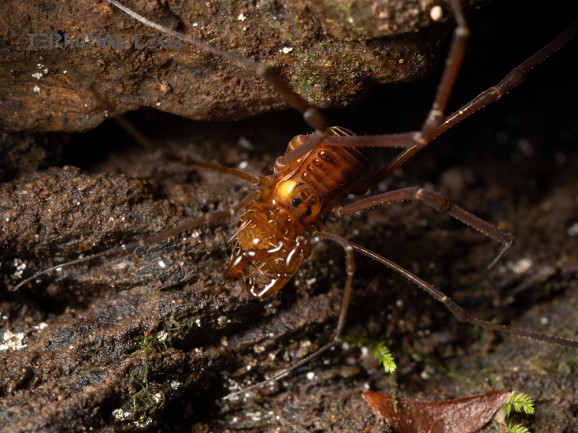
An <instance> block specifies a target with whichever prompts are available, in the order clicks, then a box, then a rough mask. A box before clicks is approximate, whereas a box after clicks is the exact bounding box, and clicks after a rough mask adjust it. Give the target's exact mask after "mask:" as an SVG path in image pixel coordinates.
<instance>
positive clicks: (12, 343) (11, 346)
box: [0, 330, 26, 351]
mask: <svg viewBox="0 0 578 433" xmlns="http://www.w3.org/2000/svg"><path fill="white" fill-rule="evenodd" d="M3 337H4V343H2V344H0V351H2V350H20V349H24V348H25V347H26V344H24V332H17V333H13V332H12V331H10V330H8V331H5V332H4V336H3Z"/></svg>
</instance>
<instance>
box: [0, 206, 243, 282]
mask: <svg viewBox="0 0 578 433" xmlns="http://www.w3.org/2000/svg"><path fill="white" fill-rule="evenodd" d="M231 215H232V213H231V212H230V211H218V212H213V213H210V214H208V215H204V216H201V217H198V218H194V219H192V220H189V221H187V222H185V223H183V224H179V225H178V226H176V227H173V228H170V229H168V230H164V231H162V232H159V233H156V234H154V235H152V236H150V237H148V238H146V239H139V240H138V241H134V242H130V243H128V244H124V245H121V246H120V247H116V248H111V249H108V250H105V251H101V252H99V253H95V254H90V255H88V256H85V257H80V258H78V259H76V260H71V261H69V262H66V263H61V264H60V265H56V266H52V267H51V268H48V269H45V270H43V271H41V272H37V273H36V274H34V275H32V276H31V277H28V278H26V279H24V280H22V281H21V282H20V283H18V284H17V285H16V286H14V288H12V289H10V290H11V291H16V290H18V289H20V288H21V287H22V286H24V285H26V284H28V283H29V282H30V281H32V280H35V279H36V278H38V277H41V276H43V275H48V274H50V273H51V272H53V271H55V270H57V269H61V268H64V267H69V266H72V265H77V264H79V263H85V262H88V261H91V260H95V259H97V258H100V257H105V256H111V255H114V254H121V253H127V252H129V251H132V250H134V249H136V248H138V247H143V246H145V245H150V244H154V243H156V242H160V241H162V240H164V239H167V238H170V237H171V236H174V235H178V234H179V233H182V232H185V231H187V230H192V229H194V228H196V227H198V226H200V225H203V224H214V223H218V222H220V221H223V220H225V219H227V218H230V217H231Z"/></svg>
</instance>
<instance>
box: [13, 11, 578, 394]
mask: <svg viewBox="0 0 578 433" xmlns="http://www.w3.org/2000/svg"><path fill="white" fill-rule="evenodd" d="M107 1H108V2H109V3H111V4H113V5H114V6H116V7H118V8H120V9H122V10H123V11H125V12H126V13H127V14H129V15H131V16H132V17H133V18H135V19H137V20H138V21H140V22H142V23H144V24H145V25H147V26H150V27H153V28H155V29H157V30H159V31H161V32H164V33H167V34H170V35H172V36H174V37H177V38H181V39H183V40H185V41H186V42H188V43H190V44H193V45H195V46H197V47H200V48H202V49H204V50H207V51H210V52H212V53H214V54H216V55H219V56H222V57H224V58H226V59H228V60H230V61H232V62H236V63H238V64H240V65H242V66H244V67H247V68H250V69H253V70H255V71H256V72H257V73H258V74H259V75H260V76H261V77H262V78H263V79H264V80H266V81H267V82H268V83H269V84H271V85H272V86H273V87H274V88H275V89H276V90H277V92H278V93H279V94H280V95H282V96H283V97H284V98H285V100H286V101H287V102H288V103H289V104H291V105H292V106H293V107H294V108H296V109H297V110H298V111H299V112H300V113H301V114H302V115H303V118H304V119H305V121H306V122H307V123H308V124H309V125H310V126H311V127H312V128H313V129H314V131H315V132H314V133H313V134H311V135H307V136H305V135H300V136H297V137H295V138H293V140H291V142H290V144H289V147H288V149H287V152H286V153H285V155H283V156H281V157H279V158H278V159H277V160H276V162H275V172H274V174H273V175H271V176H264V177H260V178H255V177H253V176H250V175H248V174H246V173H243V172H240V171H237V170H235V169H232V168H228V167H223V166H220V165H218V164H212V163H206V162H200V161H193V163H195V164H197V165H199V166H202V167H205V168H209V169H213V170H217V171H221V172H224V173H228V174H232V175H235V176H238V177H241V178H243V179H245V180H247V181H249V182H252V183H254V184H255V185H257V186H258V187H260V191H259V192H257V193H255V194H253V195H252V196H251V197H250V198H249V199H247V200H246V201H245V202H244V203H243V204H244V213H243V215H242V216H241V226H240V228H239V231H238V233H237V235H236V241H235V248H234V252H233V258H232V262H231V265H230V267H229V269H228V271H227V274H228V276H230V277H234V278H236V277H243V278H244V279H245V280H246V281H248V283H249V286H250V292H251V293H252V294H253V295H254V296H256V297H258V298H261V299H262V298H266V297H268V296H271V295H272V294H274V293H276V292H277V291H278V290H280V289H281V288H282V287H283V286H284V285H285V283H286V282H287V281H288V280H289V279H290V278H291V277H292V276H293V274H294V273H295V272H296V271H297V269H298V268H299V266H300V265H301V263H302V262H303V260H305V259H306V258H307V257H308V256H309V254H310V249H309V238H310V237H312V236H314V237H318V238H322V239H329V240H332V241H334V242H336V243H338V244H340V245H341V246H342V247H343V248H344V250H345V253H346V270H347V280H346V284H345V289H344V295H343V301H342V306H341V312H340V315H339V319H338V322H337V327H336V330H335V334H334V336H333V339H332V340H331V342H329V343H327V344H326V345H324V346H323V347H321V348H320V349H318V350H317V351H316V352H315V353H313V354H311V355H309V356H308V357H306V358H304V359H302V360H301V361H299V362H298V363H297V364H294V365H293V366H292V367H290V368H289V369H287V370H284V371H282V372H281V373H280V374H278V375H276V376H275V377H274V378H272V379H270V380H275V379H277V378H279V377H280V376H282V375H285V374H287V373H288V372H289V371H290V370H293V369H294V368H297V367H299V366H301V365H303V364H304V363H306V362H308V361H309V360H310V359H311V358H312V357H315V356H318V355H319V354H320V353H322V352H324V351H326V350H327V349H329V348H330V347H332V346H334V345H335V344H336V343H337V342H338V341H339V340H340V338H341V335H342V332H343V328H344V324H345V318H346V315H347V308H348V305H349V300H350V297H351V292H352V285H353V276H354V272H355V264H354V251H357V252H360V253H362V254H364V255H366V256H368V257H371V258H372V259H374V260H376V261H377V262H379V263H381V264H383V265H385V266H387V267H389V268H391V269H393V270H395V271H396V272H398V273H400V274H401V275H403V276H404V277H406V278H407V279H409V280H410V281H412V282H414V283H415V284H417V285H418V286H420V287H422V288H423V289H424V290H426V291H427V292H428V293H430V294H431V295H432V296H433V297H434V298H435V299H437V300H438V301H440V302H441V303H443V304H444V305H445V306H446V307H447V308H448V309H449V310H450V311H451V312H452V313H453V314H454V315H455V316H456V317H457V318H458V320H460V321H461V322H465V323H470V324H473V325H477V326H481V327H483V328H486V329H490V330H494V331H499V332H503V333H508V334H512V335H516V336H521V337H527V338H531V339H535V340H540V341H545V342H549V343H554V344H560V345H564V346H568V347H573V348H578V341H574V340H569V339H564V338H558V337H554V336H550V335H545V334H541V333H538V332H533V331H527V330H523V329H515V328H510V327H507V326H504V325H498V324H495V323H491V322H487V321H483V320H480V319H478V318H476V317H473V316H471V315H470V314H469V313H467V312H466V311H465V310H463V309H462V308H461V307H460V306H458V305H457V304H456V303H455V302H454V301H453V300H451V299H450V298H448V297H447V296H446V295H444V294H443V293H442V292H441V291H440V290H438V289H436V288H435V287H433V286H432V285H431V284H429V283H427V282H425V281H423V280H421V279H420V278H419V277H417V276H415V275H413V274H412V273H410V272H409V271H407V270H405V269H403V268H401V267H400V266H399V265H397V264H395V263H393V262H391V261H389V260H388V259H386V258H384V257H382V256H380V255H378V254H377V253H374V252H373V251H370V250H368V249H367V248H364V247H362V246H360V245H357V244H355V243H352V242H350V241H348V240H346V239H344V238H342V237H341V236H338V235H336V234H334V233H331V232H328V231H327V230H326V228H325V226H324V224H323V222H322V219H321V218H322V216H330V217H334V218H339V217H343V216H345V215H351V214H354V213H357V212H361V211H365V210H368V209H370V208H373V207H375V206H379V205H384V204H390V203H393V202H399V201H407V200H411V201H422V202H424V203H425V204H427V205H429V206H431V207H432V208H434V209H437V210H439V211H441V212H445V213H448V214H449V215H450V216H452V217H454V218H456V219H458V220H460V221H462V222H463V223H465V224H467V225H469V226H471V227H473V228H474V229H476V230H478V231H480V232H481V233H483V234H485V235H487V236H489V237H490V238H492V239H494V240H496V241H498V242H500V243H501V244H502V245H503V247H502V249H501V250H500V252H499V254H498V255H497V257H496V258H495V259H494V260H493V261H492V263H491V264H490V266H492V265H493V264H494V263H496V261H497V260H498V259H499V258H500V257H501V256H502V255H503V254H504V253H505V252H506V250H507V249H508V248H509V247H510V246H511V245H512V243H513V241H514V238H513V236H512V235H510V234H509V233H506V232H504V231H502V230H500V229H498V228H497V227H495V226H494V225H492V224H490V223H488V222H486V221H484V220H482V219H480V218H478V217H476V216H475V215H473V214H471V213H469V212H467V211H466V210H464V209H462V208H460V207H458V206H456V205H455V204H453V203H451V202H450V201H449V200H448V198H446V197H445V196H443V195H441V194H439V193H436V192H432V191H427V190H425V189H423V188H421V187H412V188H404V189H399V190H394V191H388V192H385V193H382V194H377V195H374V196H370V197H368V198H364V199H361V200H358V201H356V202H354V203H352V204H348V205H344V206H341V205H339V204H338V200H339V199H341V198H345V197H347V196H348V195H349V194H350V193H356V194H361V193H364V192H366V191H367V190H368V189H369V188H370V187H371V186H372V185H375V184H376V183H377V182H379V181H381V180H382V179H384V178H385V177H387V176H388V175H390V174H391V173H392V172H393V171H394V170H395V169H396V168H398V167H400V166H401V165H402V164H404V163H405V162H406V161H407V160H408V159H410V158H411V157H412V156H413V155H415V154H416V153H417V152H419V151H420V150H421V149H423V148H424V147H426V146H427V145H428V144H429V143H430V142H432V141H433V140H434V139H435V138H436V137H438V136H439V135H440V134H442V133H444V132H445V131H447V130H448V129H450V128H451V127H453V126H454V125H456V124H457V123H459V122H461V121H462V120H464V119H465V118H466V117H468V116H470V115H471V114H473V113H474V112H476V111H478V110H480V109H481V108H484V107H485V106H487V105H489V104H491V103H493V102H495V101H497V100H498V99H499V98H500V97H501V96H503V95H504V94H505V93H507V92H509V91H510V90H512V89H514V88H515V87H517V86H518V85H519V84H520V83H521V82H522V81H523V80H524V77H525V74H526V73H527V72H528V71H529V70H531V69H533V68H534V67H535V66H536V65H538V64H539V63H541V62H542V61H543V60H545V59H546V58H547V57H549V56H550V55H551V54H553V53H554V52H555V51H556V50H558V49H559V48H560V47H562V46H563V45H564V44H566V43H567V42H568V41H570V40H572V39H573V38H574V37H575V36H576V35H577V34H578V21H576V22H574V23H573V24H572V25H571V26H570V27H569V28H568V29H566V30H565V31H564V32H563V33H561V34H560V35H559V36H558V37H556V38H555V39H554V40H553V41H551V42H550V43H549V44H547V45H546V46H545V47H543V48H542V49H541V50H539V51H538V52H537V53H535V54H534V55H533V56H531V57H530V58H529V59H527V60H526V61H524V62H522V63H521V64H520V65H519V66H517V67H516V68H514V69H513V70H512V71H511V72H510V73H509V74H508V75H507V76H506V77H505V78H504V79H503V80H502V81H500V82H499V83H498V84H496V85H495V86H493V87H490V88H489V89H487V90H486V91H484V92H482V93H481V94H480V95H479V96H477V97H476V98H474V99H473V100H472V101H470V102H468V103H467V104H466V105H464V106H463V107H462V108H460V109H459V110H457V111H456V112H455V113H453V114H451V115H449V116H447V117H446V116H445V114H444V111H445V109H446V106H447V102H448V99H449V97H450V94H451V91H452V89H453V86H454V82H455V79H456V77H457V75H458V72H459V69H460V66H461V63H462V59H463V56H464V54H465V49H466V41H467V39H468V36H469V30H468V27H467V25H466V22H465V18H464V15H463V13H462V11H461V8H460V6H459V4H458V1H457V0H451V1H450V4H451V7H452V10H453V14H454V16H455V19H456V22H457V27H456V29H455V30H454V33H453V38H452V43H451V46H450V51H449V54H448V57H447V60H446V65H445V68H444V71H443V75H442V78H441V81H440V83H439V86H438V90H437V94H436V96H435V99H434V102H433V105H432V108H431V110H430V111H429V113H428V115H427V117H426V119H425V121H424V123H423V126H422V128H421V130H419V131H414V132H410V133H403V134H393V135H377V136H355V135H353V134H352V133H351V132H350V131H348V130H346V129H344V128H338V127H329V126H328V125H327V122H326V120H325V118H324V117H323V115H322V114H321V113H320V112H319V111H318V110H317V109H315V108H313V107H311V106H310V105H309V104H308V103H307V102H306V101H305V100H304V99H303V98H302V97H301V96H299V95H298V94H296V93H295V92H294V91H293V90H292V89H290V88H289V86H288V85H287V84H285V83H284V82H283V81H282V80H281V79H280V78H279V77H278V76H277V75H275V73H274V72H273V71H272V69H271V68H270V67H269V66H267V65H265V64H261V63H257V62H254V61H252V60H250V59H246V58H244V57H240V56H238V55H236V54H234V53H230V52H228V51H224V50H221V49H218V48H216V47H213V46H211V45H209V44H207V43H205V42H202V41H198V40H194V39H192V38H190V37H188V36H186V35H183V34H180V33H178V32H175V31H173V30H171V29H168V28H165V27H163V26H161V25H158V24H156V23H154V22H151V21H149V20H147V19H146V18H144V17H142V16H140V15H139V14H137V13H136V12H134V11H132V10H130V9H128V8H127V7H125V6H123V5H122V4H120V3H118V2H117V1H116V0H107ZM366 147H378V148H395V149H402V151H401V152H400V153H399V154H398V155H397V156H396V157H394V158H393V160H392V161H390V162H389V164H387V165H386V166H385V167H383V168H382V169H380V170H378V171H377V172H376V173H374V174H373V175H371V176H369V177H365V176H364V174H365V173H366V172H367V167H368V164H369V161H368V159H367V158H366V156H365V154H364V152H363V149H362V148H366ZM228 216H229V213H228V212H218V213H214V214H212V215H209V216H207V217H201V218H197V219H195V220H193V221H191V222H188V223H186V224H184V225H181V226H179V227H176V228H173V229H170V230H167V231H164V232H161V233H158V234H156V235H154V236H152V237H150V238H148V239H145V240H141V241H137V242H133V243H131V244H128V245H125V246H123V247H119V248H114V249H111V250H107V251H104V252H101V253H96V254H94V255H91V256H87V257H83V258H80V259H77V260H73V261H71V262H67V263H65V264H61V265H58V266H54V267H53V268H50V269H47V270H45V271H42V272H40V273H38V274H35V275H33V276H32V277H30V278H27V279H26V280H24V281H22V282H21V283H20V284H18V286H16V287H15V290H16V289H18V288H19V287H21V286H22V285H24V284H26V283H27V282H29V281H31V280H33V279H35V278H36V277H38V276H39V275H41V274H46V273H48V272H51V271H52V270H54V269H57V268H61V267H63V266H69V265H73V264H76V263H80V262H84V261H87V260H91V259H93V258H96V257H101V256H103V255H108V254H115V253H118V252H122V251H127V250H129V249H132V248H135V247H137V246H140V245H144V244H149V243H152V242H156V241H159V240H162V239H165V238H167V237H169V236H171V235H174V234H177V233H180V232H182V231H184V230H188V229H191V228H193V227H196V226H198V225H199V224H202V223H206V222H215V221H219V220H221V219H225V218H227V217H228ZM258 385H260V384H257V385H255V386H258ZM250 388H251V387H250ZM250 388H249V389H250Z"/></svg>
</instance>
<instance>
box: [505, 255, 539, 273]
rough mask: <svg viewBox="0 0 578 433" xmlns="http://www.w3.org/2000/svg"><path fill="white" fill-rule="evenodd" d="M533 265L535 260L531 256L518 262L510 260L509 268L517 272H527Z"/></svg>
mask: <svg viewBox="0 0 578 433" xmlns="http://www.w3.org/2000/svg"><path fill="white" fill-rule="evenodd" d="M533 265H534V262H533V261H532V259H529V258H524V259H520V260H518V261H517V262H508V268H509V269H510V270H511V271H512V272H514V273H516V274H523V273H524V272H527V271H528V270H529V269H530V268H531V267H532V266H533Z"/></svg>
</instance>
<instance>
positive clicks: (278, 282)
mask: <svg viewBox="0 0 578 433" xmlns="http://www.w3.org/2000/svg"><path fill="white" fill-rule="evenodd" d="M330 129H331V134H332V135H338V136H349V135H352V134H351V132H350V131H347V130H345V129H343V128H338V127H333V128H330ZM307 137H308V136H305V135H298V136H296V137H294V138H293V139H292V140H291V142H290V143H289V146H288V148H287V153H289V152H291V151H293V150H295V149H296V148H297V147H299V146H301V145H303V144H304V143H305V141H306V139H307ZM368 163H369V161H368V158H367V156H366V154H365V152H364V151H362V150H360V149H357V148H355V147H329V146H323V144H321V145H319V146H317V147H316V148H314V149H313V150H312V151H311V152H309V153H308V154H306V155H305V156H303V157H301V158H298V159H296V160H294V161H291V162H290V163H288V164H282V163H281V162H280V161H279V160H278V161H277V162H276V164H275V171H274V174H273V175H271V176H267V177H264V178H262V179H261V181H260V182H261V183H262V184H263V185H264V187H263V189H262V190H261V191H260V193H259V195H258V197H257V198H256V199H255V200H254V201H253V202H252V203H250V204H249V205H248V206H247V207H246V209H245V211H244V213H243V214H242V216H241V224H240V227H239V230H238V232H237V235H236V240H235V245H234V250H233V258H232V262H231V265H230V267H229V270H228V272H227V274H228V276H229V277H233V278H237V277H242V278H244V279H245V280H246V281H248V283H249V289H250V291H251V293H252V294H253V295H254V296H257V297H259V298H264V297H268V296H271V295H273V294H274V293H276V292H277V291H279V290H280V289H281V288H282V287H283V286H284V285H285V283H287V281H288V280H289V279H290V278H291V277H292V276H293V274H295V272H296V271H297V270H298V269H299V266H300V265H301V263H302V262H303V261H304V260H305V259H306V258H307V257H309V255H310V253H311V249H310V247H309V240H308V236H310V235H311V234H312V233H314V232H315V231H317V230H319V229H322V227H323V222H322V220H321V217H322V215H330V214H332V210H333V209H334V207H335V204H336V201H337V200H338V199H340V198H342V197H345V196H347V195H348V194H350V193H358V192H363V191H364V190H365V189H366V183H365V179H364V173H366V172H367V168H368Z"/></svg>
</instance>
